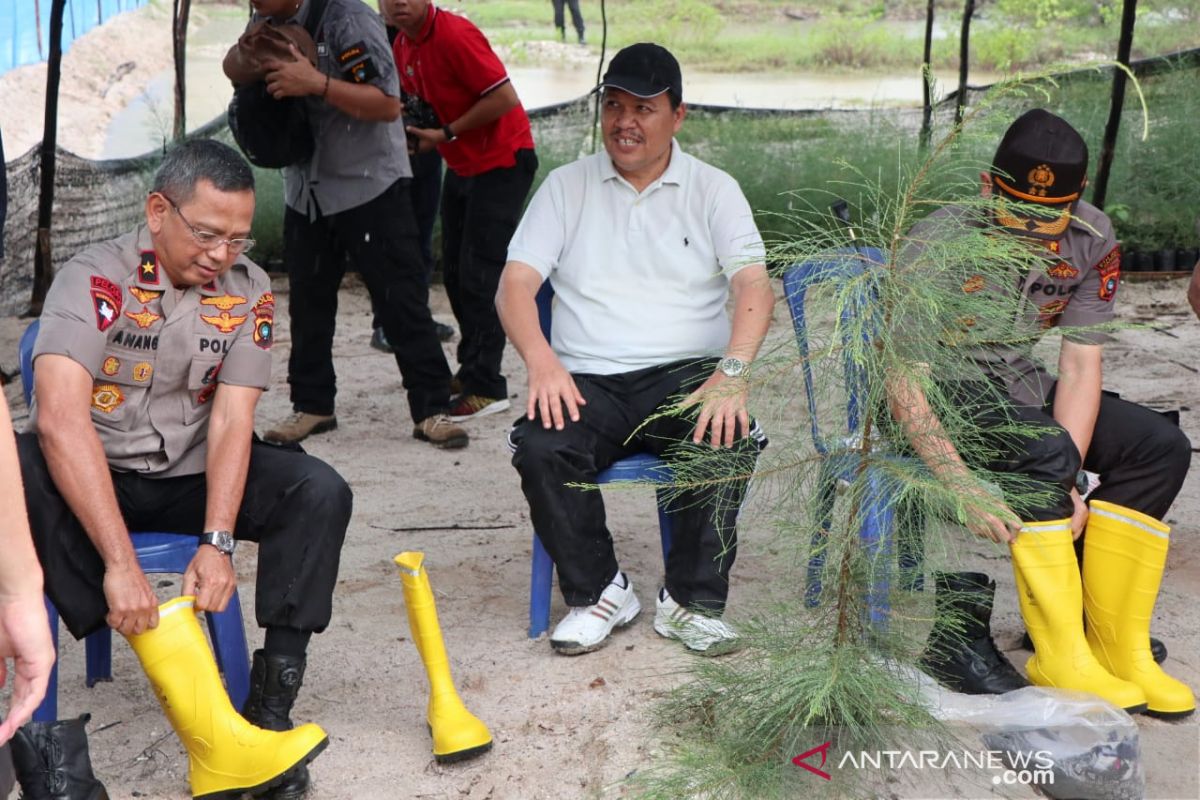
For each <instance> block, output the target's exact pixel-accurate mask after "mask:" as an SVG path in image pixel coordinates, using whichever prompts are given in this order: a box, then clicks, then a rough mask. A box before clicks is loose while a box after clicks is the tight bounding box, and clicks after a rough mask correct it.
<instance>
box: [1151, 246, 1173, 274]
mask: <svg viewBox="0 0 1200 800" xmlns="http://www.w3.org/2000/svg"><path fill="white" fill-rule="evenodd" d="M1154 271H1155V272H1174V271H1175V249H1174V248H1168V249H1163V250H1159V251H1158V252H1157V253H1155V254H1154Z"/></svg>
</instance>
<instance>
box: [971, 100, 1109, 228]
mask: <svg viewBox="0 0 1200 800" xmlns="http://www.w3.org/2000/svg"><path fill="white" fill-rule="evenodd" d="M1087 168H1088V148H1087V143H1086V142H1084V141H1083V137H1082V136H1080V135H1079V132H1078V131H1076V130H1075V129H1074V128H1073V127H1071V124H1070V123H1069V122H1067V121H1066V120H1065V119H1062V118H1061V117H1056V116H1055V115H1054V114H1051V113H1050V112H1049V111H1046V110H1045V109H1042V108H1034V109H1031V110H1029V111H1026V112H1025V113H1024V114H1022V115H1021V116H1019V117H1017V119H1016V121H1015V122H1013V124H1012V125H1010V126H1009V127H1008V130H1007V131H1006V132H1005V134H1004V138H1003V139H1001V140H1000V146H999V147H998V148H996V156H995V158H993V159H992V181H993V182H994V183H995V185H996V186H997V187H998V188H999V189H1000V190H1001V191H1003V192H1004V193H1005V194H1007V195H1009V196H1011V197H1013V198H1015V199H1017V200H1023V201H1025V202H1027V203H1040V204H1045V205H1059V204H1065V203H1074V202H1075V201H1077V200H1078V199H1079V195H1080V193H1081V192H1082V191H1083V185H1084V181H1085V179H1086V178H1087Z"/></svg>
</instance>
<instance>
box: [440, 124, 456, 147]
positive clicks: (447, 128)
mask: <svg viewBox="0 0 1200 800" xmlns="http://www.w3.org/2000/svg"><path fill="white" fill-rule="evenodd" d="M442 133H444V134H445V135H446V141H447V142H453V141H454V140H455V139H457V138H458V134H457V133H455V132H454V131H452V130H450V123H448V122H447V123H446V124H445V125H443V126H442Z"/></svg>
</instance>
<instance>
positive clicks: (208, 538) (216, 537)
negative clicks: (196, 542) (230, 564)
mask: <svg viewBox="0 0 1200 800" xmlns="http://www.w3.org/2000/svg"><path fill="white" fill-rule="evenodd" d="M200 544H211V545H212V546H213V547H215V548H217V549H218V550H220V551H221V552H222V553H224V554H225V555H227V556H231V555H233V550H234V548H236V547H237V539H234V538H233V531H205V532H204V533H202V534H200Z"/></svg>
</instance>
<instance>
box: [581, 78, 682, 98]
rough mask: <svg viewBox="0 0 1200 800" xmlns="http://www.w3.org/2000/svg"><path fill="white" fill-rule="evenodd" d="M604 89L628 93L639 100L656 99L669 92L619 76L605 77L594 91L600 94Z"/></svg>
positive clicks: (665, 89) (642, 81) (664, 88)
mask: <svg viewBox="0 0 1200 800" xmlns="http://www.w3.org/2000/svg"><path fill="white" fill-rule="evenodd" d="M605 89H620V90H621V91H622V92H629V93H630V94H631V95H633V96H634V97H641V98H649V97H658V96H659V95H660V94H664V93H665V92H667V91H669V90H668V88H667V87H665V86H664V87H663V88H661V89H655V88H654V87H653V86H651V85H650V84H649V83H647V82H646V81H644V80H640V79H638V78H623V77H620V76H618V77H615V78H610V77H608V76H605V78H604V81H603V82H601V83H600V85H599V86H597V87H596V88H595V89H594V91H597V92H600V91H603V90H605Z"/></svg>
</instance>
